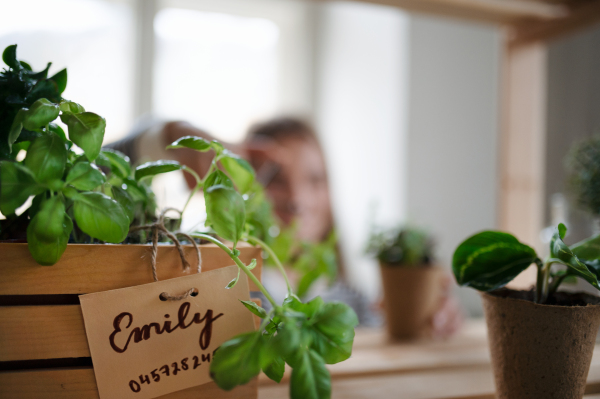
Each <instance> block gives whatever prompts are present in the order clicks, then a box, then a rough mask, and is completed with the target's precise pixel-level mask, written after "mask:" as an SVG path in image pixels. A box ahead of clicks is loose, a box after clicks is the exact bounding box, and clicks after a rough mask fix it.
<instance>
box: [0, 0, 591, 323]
mask: <svg viewBox="0 0 600 399" xmlns="http://www.w3.org/2000/svg"><path fill="white" fill-rule="evenodd" d="M2 9H3V12H2V13H1V14H0V48H4V47H6V46H7V45H10V44H15V43H16V44H18V56H19V58H20V59H23V60H26V61H27V62H29V63H30V64H31V65H32V67H33V68H34V70H37V69H43V67H44V66H45V62H46V61H47V60H52V61H53V68H52V69H51V74H52V73H53V72H56V71H58V70H60V69H62V68H63V67H65V66H68V71H69V85H68V87H67V90H66V91H65V93H64V97H65V98H68V99H73V100H74V101H77V102H79V103H82V104H85V106H86V108H87V109H89V110H92V111H94V112H97V113H98V114H100V115H102V116H104V117H105V118H106V119H107V122H108V123H107V131H106V137H105V141H106V142H111V141H115V140H119V139H121V138H123V137H125V136H126V135H127V134H128V132H129V131H130V129H131V128H132V126H134V124H135V123H136V121H137V120H138V119H139V118H141V117H147V116H149V115H151V116H153V117H157V118H162V119H168V120H185V121H189V122H190V123H192V124H193V125H195V126H198V127H200V128H202V129H205V130H206V131H208V132H210V133H211V134H212V135H214V136H215V137H216V138H217V139H219V140H224V141H229V142H241V141H242V140H243V139H244V137H245V134H246V132H247V129H248V127H249V126H250V125H251V124H253V123H255V122H259V121H263V120H265V119H268V118H271V117H274V116H278V115H282V114H285V115H297V116H301V117H303V118H306V119H307V120H309V121H311V122H312V123H313V124H314V125H315V127H316V130H317V133H318V135H319V138H320V141H321V144H322V146H323V148H324V152H325V158H326V162H327V166H328V169H329V178H330V187H331V195H332V203H333V205H332V206H333V212H334V218H335V224H336V227H337V231H338V235H339V238H340V250H341V253H342V256H343V258H344V265H345V275H346V277H347V279H348V280H349V283H350V285H351V286H352V287H353V288H354V289H355V290H357V291H359V292H361V293H363V294H364V295H366V296H367V297H368V298H370V299H372V300H375V299H376V298H378V296H379V295H380V292H381V290H380V285H381V282H380V275H379V271H378V268H377V264H376V261H375V260H373V259H371V258H369V257H367V256H366V255H365V254H364V247H365V242H366V240H367V238H368V235H369V228H370V226H371V225H372V224H373V222H375V223H377V224H381V225H384V226H394V225H396V224H398V223H401V222H410V223H412V224H415V225H419V226H422V227H424V228H426V229H428V230H429V231H430V232H431V233H432V234H433V236H434V237H435V239H436V244H437V261H438V263H439V264H440V265H442V266H444V267H447V268H449V267H450V264H451V258H452V253H453V250H454V248H455V247H456V245H457V244H458V243H459V242H461V241H462V240H463V239H464V238H465V237H466V236H468V235H471V234H473V233H475V232H477V231H480V230H484V229H498V228H503V229H508V230H510V231H512V232H513V233H515V234H517V235H518V236H519V238H520V239H521V240H522V241H524V242H528V243H530V244H532V245H534V246H536V248H541V249H540V252H542V253H543V252H544V248H545V244H544V240H545V235H544V230H543V229H544V228H545V227H547V226H549V225H550V224H551V223H557V222H559V221H565V222H569V224H570V227H571V237H570V238H569V241H571V242H574V241H575V240H576V239H578V238H583V237H586V236H589V235H590V234H591V231H592V228H593V223H592V221H591V220H590V218H589V217H585V216H583V214H581V213H579V212H578V211H576V210H575V209H573V208H572V207H571V206H570V205H569V199H568V195H567V191H566V185H565V171H564V166H563V161H564V158H565V155H566V153H567V151H568V149H569V147H570V146H571V144H572V143H573V142H575V141H576V140H578V139H581V138H585V137H588V136H591V135H592V134H593V133H594V132H595V130H596V129H599V128H600V112H598V110H599V109H600V26H598V25H596V26H595V27H591V28H587V29H585V30H582V31H579V32H577V33H574V34H570V35H567V36H564V37H562V38H560V39H557V40H553V41H551V42H550V43H549V45H548V46H547V47H544V48H543V49H541V48H540V50H539V51H537V50H534V51H533V52H529V53H528V55H526V56H524V57H525V58H524V60H525V61H524V62H528V61H527V57H533V61H534V62H536V63H538V65H539V64H543V65H544V68H543V69H541V70H544V71H545V72H544V73H543V74H539V73H533V74H531V75H529V76H528V75H527V74H525V75H523V79H524V80H523V81H522V82H521V83H520V84H515V86H516V87H518V86H519V85H521V86H526V87H534V88H535V90H536V91H535V93H537V94H535V95H533V96H534V97H535V98H534V99H533V100H532V99H531V98H530V97H529V96H530V94H529V92H524V94H523V96H524V97H523V98H522V99H523V101H529V102H530V103H531V102H532V101H533V102H534V103H535V106H534V107H533V109H534V112H533V113H532V112H531V111H530V110H531V109H532V108H531V107H523V108H522V111H523V112H524V113H525V114H524V115H521V116H520V117H521V118H522V119H523V120H525V125H526V128H525V130H526V132H523V131H522V130H521V131H519V130H518V129H517V130H516V131H517V134H523V135H524V136H523V137H525V139H524V140H525V141H523V143H524V144H523V145H520V144H519V140H518V139H517V140H516V141H515V140H514V137H513V139H512V141H510V142H508V144H507V141H506V140H507V138H506V137H511V136H510V135H505V134H503V133H502V132H503V131H504V130H503V129H505V128H506V126H505V125H503V123H504V122H503V120H504V119H503V118H502V116H503V112H506V109H507V108H508V109H510V107H516V108H514V109H512V111H513V114H512V115H517V116H518V115H519V110H521V108H519V107H520V106H521V105H522V104H521V103H519V102H518V101H517V102H514V103H511V105H510V107H503V106H502V101H501V99H502V93H503V89H504V88H505V85H506V84H507V81H506V79H505V75H504V72H505V70H506V68H505V67H504V66H503V63H502V59H503V58H502V55H503V52H504V51H506V48H505V46H504V45H503V43H504V42H503V40H504V35H506V32H505V31H504V30H503V28H502V27H499V26H498V25H495V24H491V23H490V24H488V23H483V22H470V21H466V20H461V19H452V18H446V17H435V16H428V15H424V14H419V13H411V12H405V11H401V10H400V9H397V8H393V7H386V6H381V5H373V4H365V3H360V2H342V1H340V2H338V1H329V2H311V1H300V0H219V1H214V0H213V1H210V0H20V1H18V2H16V1H12V2H8V1H7V2H3V4H2ZM31 10H36V12H35V13H33V12H30V11H31ZM530 61H531V60H530ZM517 98H520V97H517ZM507 123H509V124H510V123H513V124H514V123H517V124H518V121H517V122H515V120H513V119H509V122H507ZM528 123H529V125H527V124H528ZM511 146H517V151H516V152H515V151H514V148H513V147H511ZM511 148H512V150H511ZM519 149H520V151H521V152H519ZM509 150H510V151H509ZM507 151H509V152H510V154H511V155H510V156H508V157H507V155H506V154H507ZM515 154H518V155H517V156H518V157H519V159H521V160H523V161H524V162H525V163H526V168H525V169H526V170H525V169H523V168H522V167H521V166H520V164H519V163H518V162H517V163H513V162H512V159H513V158H511V157H514V156H515ZM527 162H529V163H527ZM169 180H170V181H169V182H166V181H165V180H164V179H163V180H162V182H161V180H160V179H157V182H156V184H157V185H158V186H157V187H158V195H159V198H160V200H161V202H162V204H163V205H164V204H166V203H169V202H170V201H175V202H176V201H178V200H179V199H180V197H183V200H184V199H185V198H184V197H185V196H183V195H181V194H180V193H181V192H184V191H185V190H187V188H186V187H185V184H184V181H183V178H181V177H179V178H178V179H173V178H172V177H170V178H169ZM175 186H177V187H175ZM161 195H162V196H161ZM524 223H527V225H526V226H525V227H523V224H524ZM531 281H533V280H531ZM531 281H528V280H527V276H525V277H524V279H523V280H522V283H523V284H525V285H527V284H528V283H529V282H531ZM456 290H457V293H458V295H459V297H460V299H461V301H462V303H463V306H464V307H465V308H466V309H467V310H468V312H469V313H470V314H471V315H480V314H481V308H480V304H479V299H478V297H477V294H476V293H475V292H474V291H473V290H469V289H464V290H463V289H458V288H457V289H456Z"/></svg>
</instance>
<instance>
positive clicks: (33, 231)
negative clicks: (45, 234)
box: [27, 212, 73, 266]
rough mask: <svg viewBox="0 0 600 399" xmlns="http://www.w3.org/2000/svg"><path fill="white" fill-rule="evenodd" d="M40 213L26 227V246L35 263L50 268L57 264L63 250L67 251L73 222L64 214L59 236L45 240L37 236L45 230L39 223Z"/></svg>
mask: <svg viewBox="0 0 600 399" xmlns="http://www.w3.org/2000/svg"><path fill="white" fill-rule="evenodd" d="M40 213H41V212H38V214H37V215H36V216H35V217H34V218H33V219H32V220H31V222H30V223H29V226H27V246H28V247H29V252H30V253H31V256H32V257H33V259H35V261H36V262H37V263H39V264H40V265H45V266H51V265H53V264H55V263H56V262H58V260H59V259H60V257H61V256H62V254H63V252H65V249H67V243H68V242H69V236H70V235H71V231H72V230H73V221H72V220H71V218H70V217H69V216H68V215H67V214H64V217H63V221H62V230H61V232H60V234H58V235H56V236H54V237H52V239H50V240H47V239H44V238H42V237H41V236H40V235H39V233H40V232H41V231H42V230H43V229H44V228H45V226H44V225H43V223H42V222H41V219H40Z"/></svg>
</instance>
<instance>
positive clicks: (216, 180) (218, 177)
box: [204, 169, 234, 189]
mask: <svg viewBox="0 0 600 399" xmlns="http://www.w3.org/2000/svg"><path fill="white" fill-rule="evenodd" d="M219 184H220V185H222V186H225V187H230V188H234V187H233V182H232V181H231V179H230V178H229V176H227V175H226V174H225V173H223V172H222V171H220V170H218V169H217V170H215V171H214V172H212V173H211V174H210V175H208V177H207V178H206V180H205V181H204V189H207V188H209V187H212V186H218V185H219Z"/></svg>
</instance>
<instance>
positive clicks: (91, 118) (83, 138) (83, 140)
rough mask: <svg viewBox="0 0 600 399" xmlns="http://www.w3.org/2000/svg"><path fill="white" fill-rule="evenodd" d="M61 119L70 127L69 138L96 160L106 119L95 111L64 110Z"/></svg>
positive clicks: (89, 157) (92, 159) (87, 155)
mask: <svg viewBox="0 0 600 399" xmlns="http://www.w3.org/2000/svg"><path fill="white" fill-rule="evenodd" d="M60 119H61V120H62V121H63V123H64V124H66V125H67V127H68V128H69V139H70V140H71V141H72V142H74V143H75V144H77V146H78V147H79V148H81V149H82V150H83V152H84V153H85V156H86V157H87V158H88V159H89V160H90V162H91V161H94V160H95V159H96V157H98V154H100V148H101V147H102V140H104V131H105V130H106V120H105V119H104V118H103V117H101V116H100V115H97V114H94V113H93V112H83V113H80V114H72V113H70V112H64V113H63V114H61V116H60Z"/></svg>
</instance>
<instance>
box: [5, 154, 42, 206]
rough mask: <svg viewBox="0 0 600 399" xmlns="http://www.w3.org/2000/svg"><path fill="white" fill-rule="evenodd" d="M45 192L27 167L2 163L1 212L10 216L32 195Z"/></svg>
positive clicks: (13, 163) (14, 163) (9, 162)
mask: <svg viewBox="0 0 600 399" xmlns="http://www.w3.org/2000/svg"><path fill="white" fill-rule="evenodd" d="M43 191H45V189H44V187H42V186H40V185H39V184H38V183H37V182H36V180H35V177H34V176H33V174H32V173H31V172H30V171H29V169H27V168H26V167H24V166H22V165H20V164H18V163H16V162H11V161H0V212H2V214H3V215H5V216H8V215H12V214H13V213H15V210H16V209H17V208H19V207H20V206H21V205H23V204H24V203H25V201H27V198H29V197H30V196H31V195H38V194H40V193H42V192H43Z"/></svg>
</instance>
